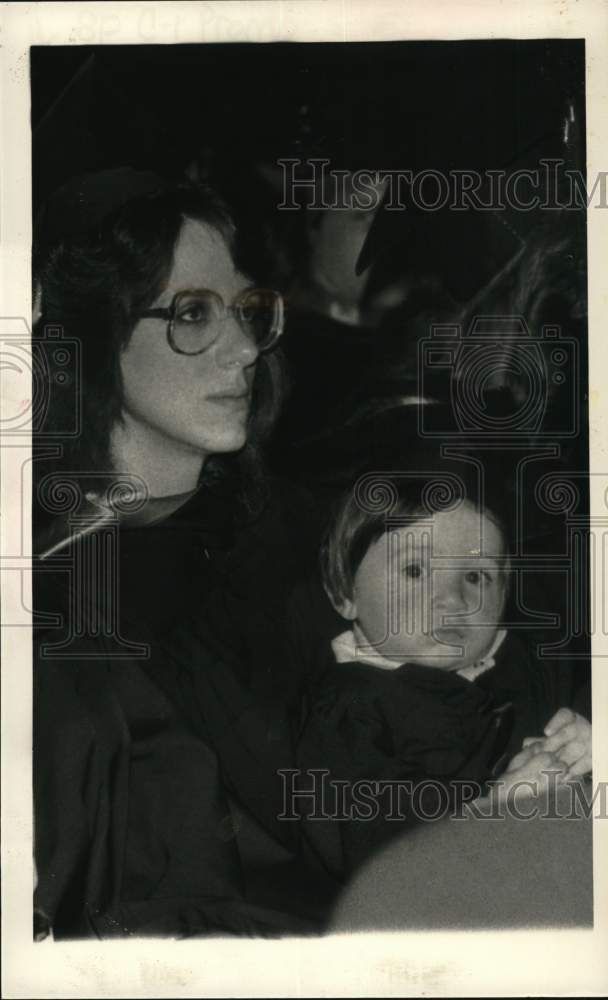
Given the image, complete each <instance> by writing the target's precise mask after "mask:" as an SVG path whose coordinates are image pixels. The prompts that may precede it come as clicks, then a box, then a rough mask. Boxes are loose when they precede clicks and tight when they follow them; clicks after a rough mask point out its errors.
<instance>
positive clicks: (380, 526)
mask: <svg viewBox="0 0 608 1000" xmlns="http://www.w3.org/2000/svg"><path fill="white" fill-rule="evenodd" d="M451 464H452V463H446V466H445V468H444V469H442V470H441V471H433V472H425V473H420V472H412V473H408V472H394V471H391V472H386V473H384V472H378V473H366V474H363V475H361V476H360V477H359V478H358V479H357V481H356V482H355V484H354V486H353V487H352V488H351V489H348V490H346V491H345V492H344V493H343V494H342V495H341V496H340V498H339V499H338V501H337V502H336V504H335V506H334V509H333V512H332V516H331V518H330V521H329V524H328V527H327V529H326V532H325V537H324V540H323V544H322V546H321V572H322V576H323V583H324V585H325V589H326V591H327V593H328V595H329V597H330V599H331V601H332V603H333V604H334V606H336V607H339V606H340V605H341V604H342V603H343V602H344V601H345V600H351V599H352V596H353V588H354V580H355V576H356V573H357V570H358V568H359V566H360V565H361V562H362V560H363V558H364V556H365V554H366V552H367V550H368V549H369V547H370V545H372V544H373V543H374V542H376V541H377V540H378V539H379V538H381V537H382V535H383V534H384V533H385V532H386V531H387V530H389V529H390V528H391V527H397V526H399V525H403V524H407V523H408V521H409V522H410V523H414V522H416V521H419V520H420V519H421V518H431V517H432V515H433V514H438V513H441V512H449V511H451V510H456V509H457V508H458V507H460V506H461V505H462V504H463V503H465V502H468V503H469V504H471V505H472V506H473V507H474V508H475V510H477V511H479V512H480V513H483V514H484V515H485V516H486V517H488V518H489V519H490V520H491V521H492V522H493V523H494V524H495V525H496V526H497V527H498V529H499V530H500V532H501V535H502V538H503V542H504V549H505V553H504V554H505V565H504V567H503V569H502V572H504V574H505V582H506V576H507V573H508V558H507V557H508V552H509V538H508V532H507V528H506V524H505V520H504V518H503V516H502V515H501V513H500V507H499V503H498V502H497V501H496V500H495V499H494V497H492V498H491V499H490V498H489V497H487V496H486V495H484V490H483V489H482V488H479V484H478V483H477V482H476V479H477V476H475V475H474V473H475V471H477V472H481V469H480V468H477V467H476V466H471V467H467V466H466V465H463V464H460V463H459V464H458V465H457V468H456V466H455V467H454V468H453V469H452V468H450V467H449V466H450V465H451ZM481 481H482V484H483V477H482V478H481Z"/></svg>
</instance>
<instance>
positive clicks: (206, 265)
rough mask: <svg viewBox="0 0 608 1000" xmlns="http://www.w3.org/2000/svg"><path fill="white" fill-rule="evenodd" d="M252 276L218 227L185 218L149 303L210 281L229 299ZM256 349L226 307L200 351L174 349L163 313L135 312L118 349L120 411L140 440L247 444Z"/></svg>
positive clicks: (217, 448) (187, 447) (211, 448)
mask: <svg viewBox="0 0 608 1000" xmlns="http://www.w3.org/2000/svg"><path fill="white" fill-rule="evenodd" d="M248 284H249V282H248V281H247V279H246V278H244V277H243V275H242V274H239V272H238V271H237V270H236V268H235V265H234V261H233V259H232V256H231V254H230V251H229V249H228V247H227V245H226V242H225V240H224V238H223V237H222V236H221V234H220V233H219V232H218V231H217V230H215V229H213V228H212V227H211V226H208V225H205V224H203V223H201V222H196V221H194V220H192V219H187V220H186V221H185V222H184V225H183V227H182V230H181V234H180V236H179V238H178V241H177V244H176V247H175V252H174V258H173V267H172V269H171V273H170V275H169V280H168V282H167V285H166V287H165V289H164V290H163V291H162V293H161V294H160V295H159V296H158V298H157V299H156V301H155V302H153V303H152V304H151V308H156V307H165V306H170V305H171V301H172V299H173V296H174V295H175V293H176V292H179V291H189V290H194V289H203V288H206V289H211V290H213V291H215V292H218V293H219V294H220V295H221V297H222V298H223V300H224V302H225V303H226V304H227V305H229V304H230V303H231V302H232V301H233V299H234V297H235V296H236V295H237V294H238V293H239V292H241V291H243V289H244V288H246V287H247V286H248ZM257 357H258V351H257V348H256V346H255V345H254V344H253V342H252V341H251V339H250V338H249V337H247V336H246V335H245V333H244V332H243V331H242V330H241V328H240V326H239V325H238V323H237V322H236V320H235V319H234V317H233V316H232V315H231V314H228V315H227V316H226V318H225V319H224V320H223V322H222V324H221V331H220V333H219V336H218V339H217V340H216V341H215V343H213V344H212V346H211V347H210V348H209V349H208V350H206V351H205V352H204V353H202V354H197V355H184V354H176V353H175V352H174V351H173V350H172V349H171V347H170V346H169V343H168V341H167V321H166V320H163V319H157V318H146V319H140V320H139V322H138V323H137V325H136V326H135V329H134V330H133V334H132V336H131V338H130V340H129V342H128V344H127V346H126V348H125V349H124V351H123V353H122V356H121V373H122V381H123V413H124V417H125V422H126V426H127V427H128V428H129V430H130V432H131V433H133V434H135V435H136V436H137V439H138V440H141V442H142V448H148V449H149V448H150V447H153V446H154V442H156V443H157V444H158V447H159V449H162V448H165V449H166V448H167V446H169V447H173V448H175V449H178V450H179V449H181V450H184V451H189V452H195V453H196V454H199V455H200V456H201V458H202V459H203V460H204V459H205V457H207V456H208V455H212V454H216V453H221V452H230V451H236V450H237V449H239V448H241V447H242V446H243V445H244V444H245V440H246V434H247V418H248V415H249V409H250V404H251V387H252V383H253V377H254V372H255V363H256V360H257Z"/></svg>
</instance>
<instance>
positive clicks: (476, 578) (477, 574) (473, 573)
mask: <svg viewBox="0 0 608 1000" xmlns="http://www.w3.org/2000/svg"><path fill="white" fill-rule="evenodd" d="M464 578H465V580H466V581H467V583H472V584H473V585H474V586H476V587H478V586H479V584H480V583H481V581H482V580H484V581H485V582H486V583H491V582H492V574H491V573H490V572H489V571H488V570H487V569H481V570H479V569H470V570H468V572H467V573H465V577H464Z"/></svg>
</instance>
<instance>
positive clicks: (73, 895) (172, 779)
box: [34, 169, 331, 937]
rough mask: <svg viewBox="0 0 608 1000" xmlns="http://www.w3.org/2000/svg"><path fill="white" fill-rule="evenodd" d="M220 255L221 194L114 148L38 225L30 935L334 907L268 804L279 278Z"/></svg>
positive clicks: (291, 569)
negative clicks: (254, 278) (114, 166)
mask: <svg viewBox="0 0 608 1000" xmlns="http://www.w3.org/2000/svg"><path fill="white" fill-rule="evenodd" d="M235 254H236V240H235V232H234V228H233V225H232V223H231V221H230V217H229V215H228V213H227V211H226V209H225V208H224V207H223V205H222V204H221V203H219V202H218V200H217V198H216V197H215V196H214V195H213V194H211V193H210V192H208V191H205V190H201V189H199V188H194V187H191V186H186V185H179V184H178V185H174V184H168V183H165V182H163V181H160V180H159V179H158V178H156V177H154V176H153V175H149V174H140V173H136V172H134V171H131V170H128V169H120V170H117V171H107V172H104V173H101V174H98V175H92V176H89V177H87V178H81V179H80V180H78V181H75V182H71V183H70V184H68V185H67V186H66V188H64V189H62V191H61V192H59V193H58V194H57V195H56V196H55V197H54V199H52V201H51V203H50V204H49V206H48V207H47V209H46V212H45V215H44V218H43V220H42V223H41V225H40V227H39V230H38V238H37V245H36V249H35V255H34V268H35V274H36V277H37V294H36V304H37V310H38V314H39V315H38V321H37V324H36V328H35V330H36V340H35V350H36V352H37V356H38V361H39V366H40V371H41V372H42V373H43V375H44V376H45V378H46V381H45V382H44V383H43V384H44V386H48V387H50V395H49V396H48V397H45V399H44V400H43V402H44V403H45V405H46V413H45V419H44V421H43V422H42V424H41V427H40V431H39V435H38V444H39V445H40V448H39V453H38V458H37V461H36V464H35V472H36V475H35V481H36V486H35V509H34V524H35V529H37V535H38V537H39V539H40V541H39V544H38V547H37V551H38V553H39V556H40V561H39V563H38V571H37V574H36V583H35V610H36V612H37V624H39V628H38V630H37V634H36V639H35V654H36V655H35V704H34V710H35V728H34V732H35V758H34V781H35V805H36V865H37V877H38V882H37V889H36V901H35V912H36V928H37V934H38V936H40V937H42V936H44V935H45V934H46V933H48V932H49V930H50V929H52V930H53V933H54V935H55V937H60V936H78V935H98V936H101V937H105V936H111V935H130V934H131V935H132V934H170V935H192V934H208V933H248V934H276V933H281V932H294V933H295V932H297V933H305V932H310V931H312V930H315V929H316V927H317V926H318V922H319V919H320V917H321V916H322V913H323V912H324V903H323V898H324V897H323V896H322V894H323V892H324V891H325V887H319V886H317V885H316V884H315V883H314V881H312V880H311V878H310V877H309V876H308V874H307V873H306V872H304V871H303V870H302V866H301V863H300V860H299V854H298V845H297V843H296V841H295V838H294V831H293V829H292V827H291V826H290V825H289V824H287V825H286V824H281V823H280V822H278V821H277V819H276V817H277V816H278V814H279V813H280V812H281V801H280V797H281V788H282V786H281V778H280V775H279V774H278V773H277V772H278V771H279V770H280V769H281V768H285V767H289V766H291V765H292V752H291V745H292V740H291V726H292V718H293V717H295V715H296V714H297V711H298V679H297V678H291V677H285V676H284V672H283V670H280V669H279V667H280V666H281V664H282V657H281V628H282V621H283V615H282V609H283V605H284V601H285V599H286V597H287V595H288V594H289V592H290V589H291V587H292V584H293V583H294V581H295V579H296V577H297V575H298V574H299V573H300V572H301V571H302V570H303V568H304V567H305V566H306V564H307V562H308V560H309V558H310V553H314V551H315V548H316V546H315V531H314V528H311V529H308V528H307V524H308V523H312V522H311V521H310V514H311V512H310V509H309V508H308V505H307V504H306V503H305V501H304V500H303V499H302V497H301V496H299V495H298V494H295V493H293V492H290V493H287V492H286V490H285V488H281V489H280V488H279V487H278V485H277V484H272V483H271V484H269V483H267V482H265V481H264V479H263V477H262V475H261V471H260V461H259V452H258V449H259V444H260V441H261V440H262V438H263V436H264V433H265V431H266V430H267V429H268V428H269V426H270V425H271V423H272V418H273V413H274V411H275V410H276V408H277V403H278V401H279V396H280V391H279V388H278V386H279V381H280V380H279V362H278V359H277V357H276V355H273V354H272V353H271V352H272V349H273V347H274V346H275V344H276V341H277V339H278V337H279V335H280V333H281V329H282V303H281V299H280V296H279V295H278V294H277V293H274V292H269V291H267V290H260V289H254V288H252V282H251V281H250V280H249V279H248V278H247V277H246V276H245V274H244V273H243V272H242V271H241V270H239V268H238V266H237V263H236V259H235ZM74 414H75V415H76V416H75V418H74ZM76 418H77V419H76ZM57 443H59V445H60V448H58V447H57ZM58 623H59V624H58ZM292 710H293V711H292ZM304 887H306V889H304ZM328 891H331V887H330V889H329V890H328ZM307 894H308V895H307Z"/></svg>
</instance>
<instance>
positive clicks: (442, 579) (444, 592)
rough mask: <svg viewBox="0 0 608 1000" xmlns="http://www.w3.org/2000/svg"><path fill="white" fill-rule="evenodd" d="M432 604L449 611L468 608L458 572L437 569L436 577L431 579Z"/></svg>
mask: <svg viewBox="0 0 608 1000" xmlns="http://www.w3.org/2000/svg"><path fill="white" fill-rule="evenodd" d="M433 605H434V607H435V608H437V609H440V610H443V611H446V612H450V613H456V612H458V611H466V610H467V609H468V603H467V595H466V591H465V587H464V584H463V580H462V577H461V574H460V573H454V572H450V571H441V570H439V571H437V579H436V580H433Z"/></svg>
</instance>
